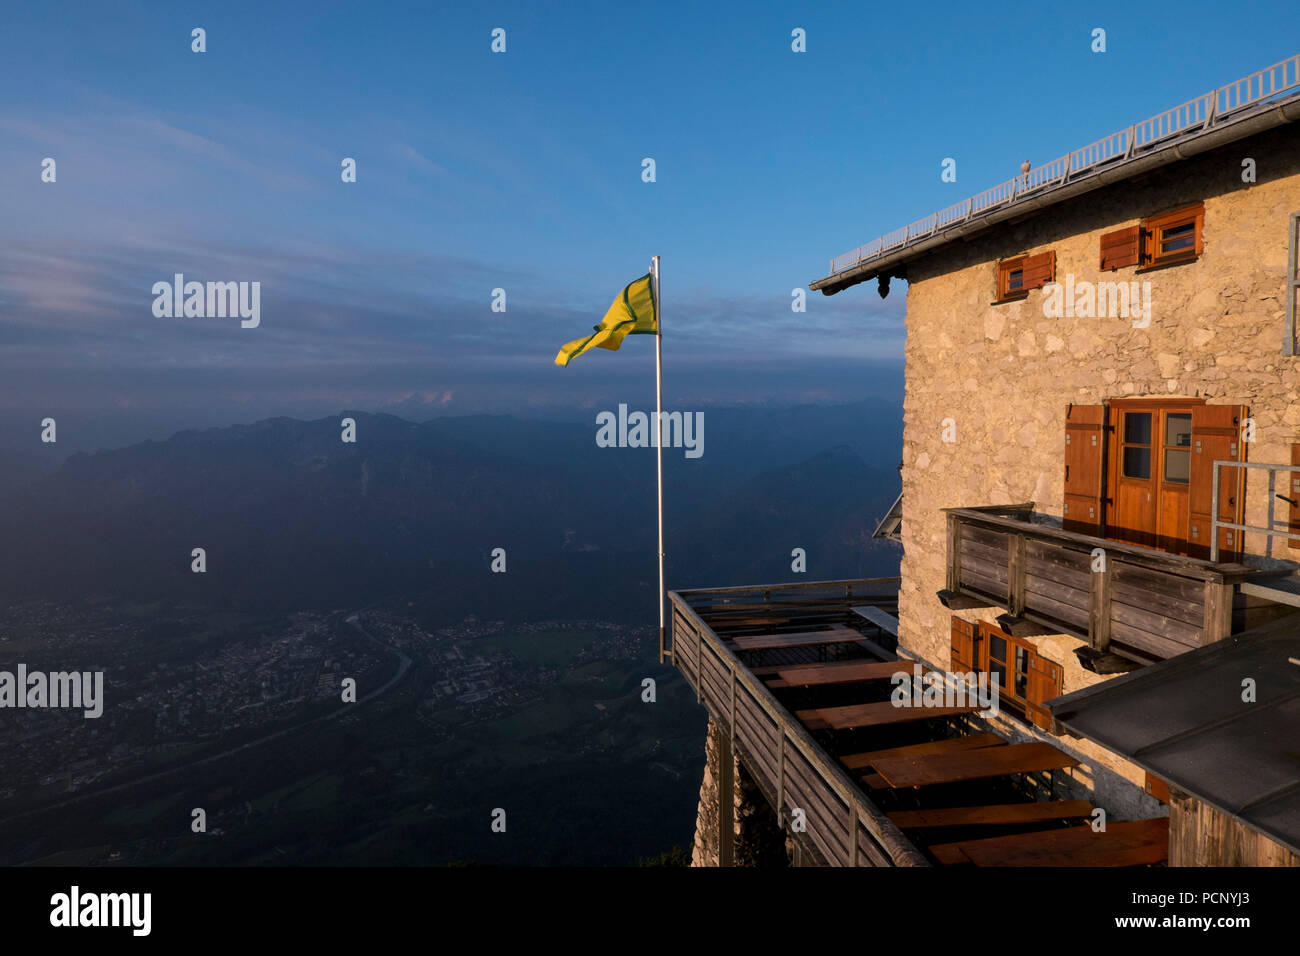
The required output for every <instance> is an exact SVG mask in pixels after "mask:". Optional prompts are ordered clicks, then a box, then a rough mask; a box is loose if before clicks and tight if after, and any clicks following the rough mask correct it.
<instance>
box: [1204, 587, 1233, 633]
mask: <svg viewBox="0 0 1300 956" xmlns="http://www.w3.org/2000/svg"><path fill="white" fill-rule="evenodd" d="M1232 590H1233V589H1232V585H1231V584H1224V583H1223V581H1222V580H1215V579H1213V578H1211V579H1210V580H1208V581H1206V582H1205V628H1204V630H1202V631H1201V644H1202V645H1205V644H1212V643H1214V642H1215V641H1221V640H1223V639H1224V638H1225V637H1229V636H1231V635H1232Z"/></svg>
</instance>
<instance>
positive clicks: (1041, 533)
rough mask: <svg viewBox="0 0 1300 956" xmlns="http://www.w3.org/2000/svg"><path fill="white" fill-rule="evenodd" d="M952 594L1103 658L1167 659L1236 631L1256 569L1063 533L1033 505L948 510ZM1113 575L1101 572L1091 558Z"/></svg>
mask: <svg viewBox="0 0 1300 956" xmlns="http://www.w3.org/2000/svg"><path fill="white" fill-rule="evenodd" d="M945 510H946V512H947V515H948V573H947V581H946V585H947V586H946V589H945V592H943V593H946V594H949V595H950V596H951V595H962V596H966V597H968V598H970V599H973V600H992V601H993V602H995V606H998V607H1005V608H1006V609H1007V610H1008V611H1009V612H1010V613H1011V614H1012V615H1014V616H1016V617H1017V618H1020V619H1023V620H1025V621H1029V622H1033V623H1034V624H1038V625H1041V626H1043V627H1046V628H1051V629H1053V630H1055V631H1057V632H1059V633H1063V634H1071V635H1074V636H1075V637H1078V638H1081V639H1083V640H1086V641H1088V642H1089V644H1090V645H1091V646H1092V647H1094V648H1096V649H1098V650H1101V651H1107V650H1110V649H1111V647H1110V645H1111V642H1112V641H1114V642H1115V644H1116V647H1115V648H1114V651H1115V652H1116V653H1119V654H1121V655H1123V656H1126V657H1130V658H1132V659H1134V660H1139V661H1154V660H1163V659H1165V658H1169V657H1173V656H1175V655H1177V654H1181V653H1183V652H1185V651H1188V650H1191V649H1193V648H1196V647H1200V646H1201V645H1202V644H1205V643H1209V642H1212V641H1216V640H1221V639H1223V638H1224V637H1227V636H1228V635H1229V634H1230V632H1231V611H1232V589H1233V586H1234V585H1235V584H1236V583H1238V582H1240V581H1242V580H1244V579H1245V578H1246V577H1247V576H1248V575H1251V574H1253V573H1255V572H1254V571H1252V569H1250V568H1247V567H1245V566H1243V565H1240V564H1235V563H1227V564H1225V563H1217V564H1216V563H1211V562H1209V561H1202V560H1199V559H1197V558H1189V557H1184V556H1182V555H1174V554H1168V553H1165V552H1161V551H1155V550H1152V549H1149V548H1142V547H1138V546H1136V545H1130V544H1125V543H1123V542H1118V541H1111V540H1108V539H1103V538H1095V537H1091V536H1089V535H1083V534H1078V533H1076V532H1073V531H1065V530H1063V529H1062V528H1059V527H1056V526H1055V525H1053V524H1050V523H1046V522H1045V521H1043V517H1044V516H1041V515H1038V514H1037V513H1035V512H1034V511H1033V510H1032V505H1015V506H1009V507H1006V508H948V509H945ZM1097 548H1100V549H1102V550H1103V551H1104V552H1105V558H1106V569H1105V571H1104V572H1103V571H1094V570H1093V551H1094V550H1095V549H1097Z"/></svg>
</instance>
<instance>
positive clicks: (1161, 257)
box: [1139, 203, 1205, 271]
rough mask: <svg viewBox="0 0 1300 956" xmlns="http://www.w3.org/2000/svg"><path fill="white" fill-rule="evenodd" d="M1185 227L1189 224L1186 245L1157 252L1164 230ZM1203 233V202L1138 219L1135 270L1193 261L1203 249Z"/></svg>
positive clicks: (1165, 231) (1168, 230)
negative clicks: (1139, 246)
mask: <svg viewBox="0 0 1300 956" xmlns="http://www.w3.org/2000/svg"><path fill="white" fill-rule="evenodd" d="M1187 226H1191V227H1192V244H1191V246H1190V247H1188V248H1184V249H1176V250H1174V251H1172V252H1161V251H1160V247H1161V245H1162V244H1163V243H1164V242H1165V241H1166V239H1165V235H1166V234H1167V233H1169V232H1170V231H1172V230H1174V229H1182V228H1185V227H1187ZM1204 233H1205V203H1196V204H1195V205H1193V206H1184V207H1183V208H1181V209H1173V210H1170V211H1169V212H1164V213H1161V214H1160V215H1158V216H1149V217H1148V218H1146V219H1144V220H1142V233H1141V244H1142V253H1141V263H1140V265H1139V271H1141V270H1142V269H1158V268H1160V267H1161V266H1169V265H1176V264H1178V263H1183V262H1193V261H1195V260H1196V259H1198V258H1200V256H1201V253H1202V252H1204V251H1205V235H1204Z"/></svg>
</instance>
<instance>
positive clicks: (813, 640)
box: [728, 627, 862, 651]
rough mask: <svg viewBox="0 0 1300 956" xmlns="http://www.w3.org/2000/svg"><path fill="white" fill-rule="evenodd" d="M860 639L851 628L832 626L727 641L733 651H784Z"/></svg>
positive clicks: (848, 642) (860, 636) (850, 642)
mask: <svg viewBox="0 0 1300 956" xmlns="http://www.w3.org/2000/svg"><path fill="white" fill-rule="evenodd" d="M861 640H862V635H861V634H859V633H858V632H857V631H855V630H853V629H852V628H847V627H834V628H831V629H829V630H826V631H800V632H798V633H794V634H751V635H749V636H748V637H735V638H732V639H731V640H730V641H728V643H729V644H730V645H731V649H732V650H735V651H784V650H789V649H791V648H795V647H817V646H818V645H821V644H852V643H856V642H858V641H861Z"/></svg>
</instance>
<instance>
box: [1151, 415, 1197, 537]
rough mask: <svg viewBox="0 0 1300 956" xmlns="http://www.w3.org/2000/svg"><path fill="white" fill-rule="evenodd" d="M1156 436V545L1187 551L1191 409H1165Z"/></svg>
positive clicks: (1160, 417)
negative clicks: (1158, 485)
mask: <svg viewBox="0 0 1300 956" xmlns="http://www.w3.org/2000/svg"><path fill="white" fill-rule="evenodd" d="M1154 437H1155V445H1156V449H1157V458H1158V460H1157V462H1156V465H1157V467H1158V471H1159V475H1160V492H1159V496H1158V499H1157V501H1158V504H1157V507H1156V547H1158V548H1159V549H1160V550H1161V551H1169V552H1171V553H1173V554H1186V553H1187V551H1188V547H1187V529H1188V520H1187V494H1188V487H1189V485H1190V482H1191V454H1192V409H1191V408H1190V407H1187V408H1164V409H1161V410H1160V412H1159V418H1158V429H1157V433H1156V436H1154Z"/></svg>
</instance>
